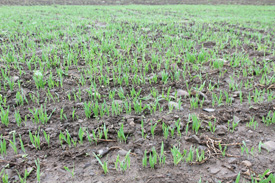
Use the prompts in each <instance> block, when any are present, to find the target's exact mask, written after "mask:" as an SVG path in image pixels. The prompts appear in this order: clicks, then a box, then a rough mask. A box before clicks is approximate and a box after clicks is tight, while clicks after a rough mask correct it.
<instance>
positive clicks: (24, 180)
mask: <svg viewBox="0 0 275 183" xmlns="http://www.w3.org/2000/svg"><path fill="white" fill-rule="evenodd" d="M16 172H17V175H18V177H19V180H20V182H21V183H27V177H28V176H29V175H30V174H31V172H32V171H30V172H28V170H27V169H25V172H24V177H21V175H20V173H19V172H18V171H17V170H16Z"/></svg>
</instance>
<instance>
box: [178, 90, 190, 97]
mask: <svg viewBox="0 0 275 183" xmlns="http://www.w3.org/2000/svg"><path fill="white" fill-rule="evenodd" d="M177 96H178V97H188V96H189V93H188V92H187V91H185V90H181V89H178V90H177Z"/></svg>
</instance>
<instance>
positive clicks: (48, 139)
mask: <svg viewBox="0 0 275 183" xmlns="http://www.w3.org/2000/svg"><path fill="white" fill-rule="evenodd" d="M43 134H44V138H45V140H46V142H47V144H48V147H50V134H47V133H46V132H45V130H43Z"/></svg>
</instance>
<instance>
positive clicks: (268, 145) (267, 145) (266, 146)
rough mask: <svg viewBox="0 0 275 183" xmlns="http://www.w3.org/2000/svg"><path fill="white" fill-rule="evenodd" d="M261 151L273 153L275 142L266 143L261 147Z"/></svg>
mask: <svg viewBox="0 0 275 183" xmlns="http://www.w3.org/2000/svg"><path fill="white" fill-rule="evenodd" d="M262 147H263V149H265V150H267V151H269V152H273V151H275V142H273V141H267V142H265V143H264V144H263V145H262Z"/></svg>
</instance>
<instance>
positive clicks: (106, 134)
mask: <svg viewBox="0 0 275 183" xmlns="http://www.w3.org/2000/svg"><path fill="white" fill-rule="evenodd" d="M103 133H104V137H105V139H106V140H107V139H108V128H106V125H105V123H104V126H103Z"/></svg>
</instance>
